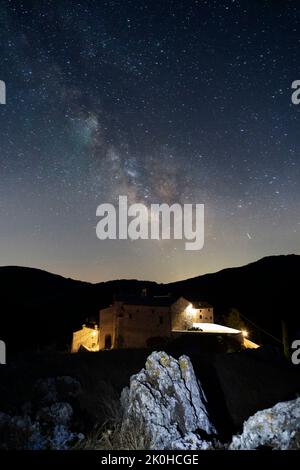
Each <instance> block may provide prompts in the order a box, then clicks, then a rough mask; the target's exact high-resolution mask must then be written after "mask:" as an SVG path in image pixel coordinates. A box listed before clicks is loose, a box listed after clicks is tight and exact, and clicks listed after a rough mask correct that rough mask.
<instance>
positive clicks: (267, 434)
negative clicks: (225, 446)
mask: <svg viewBox="0 0 300 470" xmlns="http://www.w3.org/2000/svg"><path fill="white" fill-rule="evenodd" d="M261 447H269V448H271V449H278V450H288V449H300V398H297V399H296V400H291V401H287V402H281V403H277V405H275V406H273V407H272V408H268V409H266V410H262V411H258V412H257V413H255V415H253V416H251V417H250V418H249V419H248V420H247V421H245V423H244V426H243V432H242V434H240V435H237V436H234V437H233V439H232V443H231V444H230V447H229V448H230V449H231V450H252V449H258V448H261Z"/></svg>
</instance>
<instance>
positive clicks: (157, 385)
mask: <svg viewBox="0 0 300 470" xmlns="http://www.w3.org/2000/svg"><path fill="white" fill-rule="evenodd" d="M121 404H122V408H123V413H124V416H123V422H122V432H123V433H129V432H131V430H132V429H143V432H144V434H145V435H146V436H147V438H148V441H149V443H150V444H149V445H150V449H207V448H211V447H212V441H213V439H214V434H215V428H214V426H213V424H212V423H211V421H210V419H209V416H208V413H207V409H206V398H205V395H204V392H203V390H202V387H201V384H200V382H199V380H197V378H196V376H195V373H194V370H193V366H192V364H191V361H190V359H189V358H188V357H187V356H181V357H180V358H179V360H176V359H174V358H173V357H171V356H169V355H168V354H166V353H165V352H153V353H152V354H151V355H150V356H149V357H148V359H147V361H146V365H145V368H144V369H142V370H141V371H140V372H139V373H138V374H136V375H133V376H132V377H131V379H130V387H129V388H125V389H124V390H123V391H122V394H121Z"/></svg>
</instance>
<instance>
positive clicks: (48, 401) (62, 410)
mask: <svg viewBox="0 0 300 470" xmlns="http://www.w3.org/2000/svg"><path fill="white" fill-rule="evenodd" d="M33 392H34V393H33V402H32V403H31V402H30V403H28V402H26V403H24V404H23V405H22V407H21V413H22V414H20V415H16V416H13V415H11V414H7V413H2V412H0V436H1V438H0V449H3V450H6V449H8V450H9V449H20V450H21V449H28V450H41V449H55V450H63V449H69V448H70V447H72V446H73V445H74V444H75V443H78V442H79V441H81V440H82V439H83V438H84V436H83V434H81V433H78V432H74V431H73V430H72V419H73V414H74V412H73V408H72V406H71V405H70V403H68V402H67V401H66V400H68V399H70V398H74V397H76V396H78V395H79V393H80V392H81V386H80V384H79V382H78V381H77V380H75V379H73V378H72V377H68V376H62V377H56V378H53V377H50V378H46V379H39V380H38V381H37V382H36V384H35V386H34V387H33ZM62 400H64V401H62Z"/></svg>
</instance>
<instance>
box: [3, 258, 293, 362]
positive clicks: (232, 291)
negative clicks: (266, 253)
mask: <svg viewBox="0 0 300 470" xmlns="http://www.w3.org/2000/svg"><path fill="white" fill-rule="evenodd" d="M299 271H300V256H298V255H286V256H271V257H267V258H263V259H261V260H259V261H256V262H254V263H251V264H248V265H246V266H242V267H237V268H229V269H224V270H222V271H219V272H217V273H213V274H206V275H203V276H199V277H195V278H192V279H186V280H183V281H179V282H175V283H170V284H157V283H155V282H149V281H137V280H115V281H108V282H101V283H98V284H91V283H88V282H82V281H77V280H73V279H69V278H64V277H63V276H59V275H56V274H52V273H49V272H46V271H42V270H39V269H35V268H25V267H17V266H6V267H0V285H1V303H0V306H1V329H0V339H3V340H6V341H7V345H8V354H9V350H10V349H11V350H12V349H16V350H22V349H35V348H37V347H41V348H44V347H45V346H46V345H53V346H54V345H55V347H59V348H65V347H66V345H67V344H69V342H70V340H71V334H72V331H73V330H74V329H77V328H79V327H80V325H81V324H82V323H83V322H84V321H85V320H86V319H87V318H89V319H92V318H93V317H94V318H95V319H96V318H97V316H98V311H99V309H100V308H102V307H105V306H107V305H108V304H109V303H111V302H112V300H113V298H114V296H115V295H118V294H122V293H126V294H132V295H137V294H139V293H140V292H141V291H142V289H143V288H147V289H148V291H149V293H156V294H166V293H172V294H173V295H174V296H179V295H185V296H187V297H188V298H191V299H193V298H198V299H202V300H207V301H208V302H210V303H211V304H212V305H213V306H214V307H215V312H216V320H218V321H222V315H224V314H225V313H227V312H228V311H229V310H230V309H231V308H237V309H238V310H239V311H240V312H241V314H242V315H244V316H245V317H246V318H248V319H250V320H251V321H254V322H255V323H257V324H258V325H259V326H260V327H262V328H264V329H266V330H267V331H269V332H271V333H272V334H273V335H275V336H277V337H278V336H279V337H280V321H281V319H285V320H287V321H288V322H289V323H290V324H291V325H292V327H293V329H295V328H296V327H298V326H299V307H298V291H297V279H298V278H299ZM249 327H250V330H252V333H256V332H257V329H256V328H255V327H254V326H252V324H249ZM263 340H264V341H265V340H266V337H265V336H264V335H263Z"/></svg>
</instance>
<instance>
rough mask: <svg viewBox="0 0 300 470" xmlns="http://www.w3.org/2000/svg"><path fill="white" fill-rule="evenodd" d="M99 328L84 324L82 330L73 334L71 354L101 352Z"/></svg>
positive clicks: (94, 325) (95, 325)
mask: <svg viewBox="0 0 300 470" xmlns="http://www.w3.org/2000/svg"><path fill="white" fill-rule="evenodd" d="M99 336H100V335H99V328H98V325H97V324H88V325H86V324H84V325H82V328H81V330H78V331H75V332H74V333H73V340H72V347H71V352H78V351H79V350H81V349H83V350H86V351H99Z"/></svg>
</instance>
